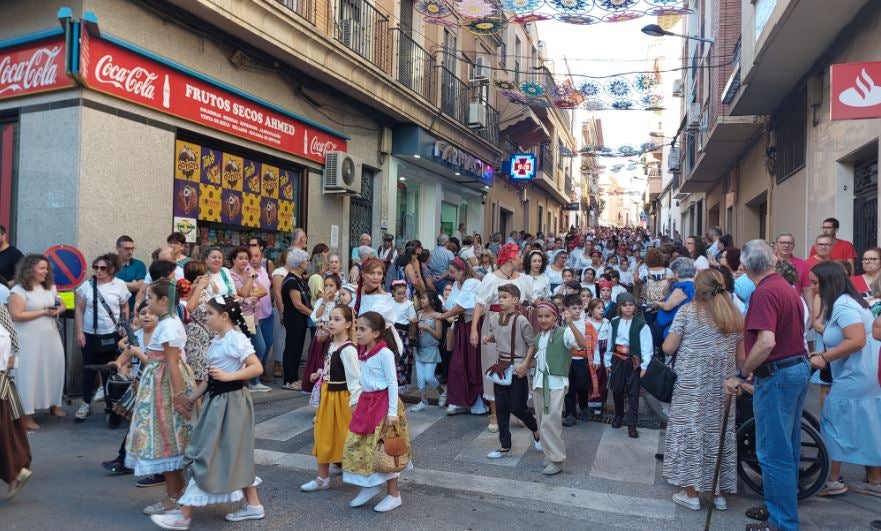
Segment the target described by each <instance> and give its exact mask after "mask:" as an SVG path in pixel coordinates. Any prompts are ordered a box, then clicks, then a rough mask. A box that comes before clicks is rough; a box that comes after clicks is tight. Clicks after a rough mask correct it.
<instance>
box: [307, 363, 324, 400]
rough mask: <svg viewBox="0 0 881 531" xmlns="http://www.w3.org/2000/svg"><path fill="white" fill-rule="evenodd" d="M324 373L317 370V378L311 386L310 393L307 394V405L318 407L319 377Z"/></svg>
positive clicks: (319, 395)
mask: <svg viewBox="0 0 881 531" xmlns="http://www.w3.org/2000/svg"><path fill="white" fill-rule="evenodd" d="M323 375H324V371H323V370H321V369H319V370H318V379H317V380H315V385H314V386H312V393H311V394H310V395H309V405H310V406H312V407H318V406H319V405H320V404H321V378H322V376H323Z"/></svg>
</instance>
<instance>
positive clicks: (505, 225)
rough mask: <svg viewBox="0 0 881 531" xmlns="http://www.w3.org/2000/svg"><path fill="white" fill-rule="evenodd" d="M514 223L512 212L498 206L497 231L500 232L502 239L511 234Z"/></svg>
mask: <svg viewBox="0 0 881 531" xmlns="http://www.w3.org/2000/svg"><path fill="white" fill-rule="evenodd" d="M513 225H514V213H513V212H511V211H510V210H508V209H506V208H501V207H499V232H500V233H502V241H505V238H507V237H508V235H509V234H511V231H512V230H514V229H513Z"/></svg>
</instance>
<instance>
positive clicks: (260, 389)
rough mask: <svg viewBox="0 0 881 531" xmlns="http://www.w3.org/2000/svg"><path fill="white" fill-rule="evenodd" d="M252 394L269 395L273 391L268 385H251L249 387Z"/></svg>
mask: <svg viewBox="0 0 881 531" xmlns="http://www.w3.org/2000/svg"><path fill="white" fill-rule="evenodd" d="M248 388H249V389H250V390H251V392H252V393H268V392H269V391H272V388H271V387H269V386H268V385H263V384H262V383H258V384H256V385H251V386H249V387H248Z"/></svg>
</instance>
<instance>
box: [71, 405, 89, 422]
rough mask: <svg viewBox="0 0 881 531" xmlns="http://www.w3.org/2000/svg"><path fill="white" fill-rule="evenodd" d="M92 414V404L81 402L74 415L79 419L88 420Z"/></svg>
mask: <svg viewBox="0 0 881 531" xmlns="http://www.w3.org/2000/svg"><path fill="white" fill-rule="evenodd" d="M91 414H92V405H91V404H86V403H85V402H83V403H82V404H80V408H79V409H77V410H76V415H74V417H76V419H77V420H86V419H87V418H88V417H89V415H91Z"/></svg>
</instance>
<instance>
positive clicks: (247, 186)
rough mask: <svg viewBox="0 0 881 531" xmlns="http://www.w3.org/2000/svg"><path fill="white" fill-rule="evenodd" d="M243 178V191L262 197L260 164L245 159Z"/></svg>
mask: <svg viewBox="0 0 881 531" xmlns="http://www.w3.org/2000/svg"><path fill="white" fill-rule="evenodd" d="M243 177H244V179H245V182H244V185H243V191H244V192H247V193H249V194H257V195H260V189H261V186H260V163H259V162H254V161H253V160H250V159H245V168H244V170H243Z"/></svg>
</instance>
